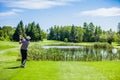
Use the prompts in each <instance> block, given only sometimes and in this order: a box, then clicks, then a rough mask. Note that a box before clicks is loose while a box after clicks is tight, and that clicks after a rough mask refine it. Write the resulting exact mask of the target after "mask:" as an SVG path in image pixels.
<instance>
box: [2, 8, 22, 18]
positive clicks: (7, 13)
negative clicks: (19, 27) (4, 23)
mask: <svg viewBox="0 0 120 80" xmlns="http://www.w3.org/2000/svg"><path fill="white" fill-rule="evenodd" d="M17 12H22V10H20V9H12V10H10V11H6V12H0V16H10V15H15V14H17Z"/></svg>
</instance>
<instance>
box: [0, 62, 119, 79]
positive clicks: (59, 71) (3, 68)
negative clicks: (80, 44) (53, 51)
mask: <svg viewBox="0 0 120 80" xmlns="http://www.w3.org/2000/svg"><path fill="white" fill-rule="evenodd" d="M0 63H1V64H0V80H120V76H119V75H120V61H118V62H114V61H113V62H72V61H68V62H64V61H58V62H55V61H28V62H27V66H26V67H25V68H17V66H19V62H16V61H10V62H9V61H8V62H0Z"/></svg>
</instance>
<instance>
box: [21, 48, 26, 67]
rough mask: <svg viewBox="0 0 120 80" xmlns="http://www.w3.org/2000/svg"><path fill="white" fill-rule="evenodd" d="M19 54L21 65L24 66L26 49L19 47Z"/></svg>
mask: <svg viewBox="0 0 120 80" xmlns="http://www.w3.org/2000/svg"><path fill="white" fill-rule="evenodd" d="M21 56H22V60H21V65H22V66H25V63H26V60H27V50H23V49H21Z"/></svg>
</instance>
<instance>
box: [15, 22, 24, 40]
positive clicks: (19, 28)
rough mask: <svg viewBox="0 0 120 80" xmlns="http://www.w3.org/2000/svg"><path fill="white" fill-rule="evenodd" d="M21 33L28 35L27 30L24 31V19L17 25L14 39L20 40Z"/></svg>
mask: <svg viewBox="0 0 120 80" xmlns="http://www.w3.org/2000/svg"><path fill="white" fill-rule="evenodd" d="M19 35H22V36H24V37H25V36H26V35H25V31H24V25H23V22H22V20H21V21H20V22H19V24H18V25H17V28H16V30H15V32H14V34H13V40H14V41H19V40H20V39H19Z"/></svg>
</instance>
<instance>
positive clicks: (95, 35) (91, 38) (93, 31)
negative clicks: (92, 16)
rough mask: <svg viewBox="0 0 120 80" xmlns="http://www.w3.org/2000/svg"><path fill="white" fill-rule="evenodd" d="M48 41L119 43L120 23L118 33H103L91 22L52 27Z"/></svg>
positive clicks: (110, 31)
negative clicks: (80, 24)
mask: <svg viewBox="0 0 120 80" xmlns="http://www.w3.org/2000/svg"><path fill="white" fill-rule="evenodd" d="M48 40H60V41H65V42H108V43H110V44H111V43H112V42H113V41H116V42H120V23H118V31H117V32H114V31H112V29H110V30H108V31H105V30H102V29H101V27H100V26H95V25H94V24H93V23H92V22H91V23H89V24H87V23H86V22H85V23H84V25H83V27H81V26H74V25H72V26H56V25H55V26H53V27H51V28H50V29H49V34H48Z"/></svg>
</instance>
